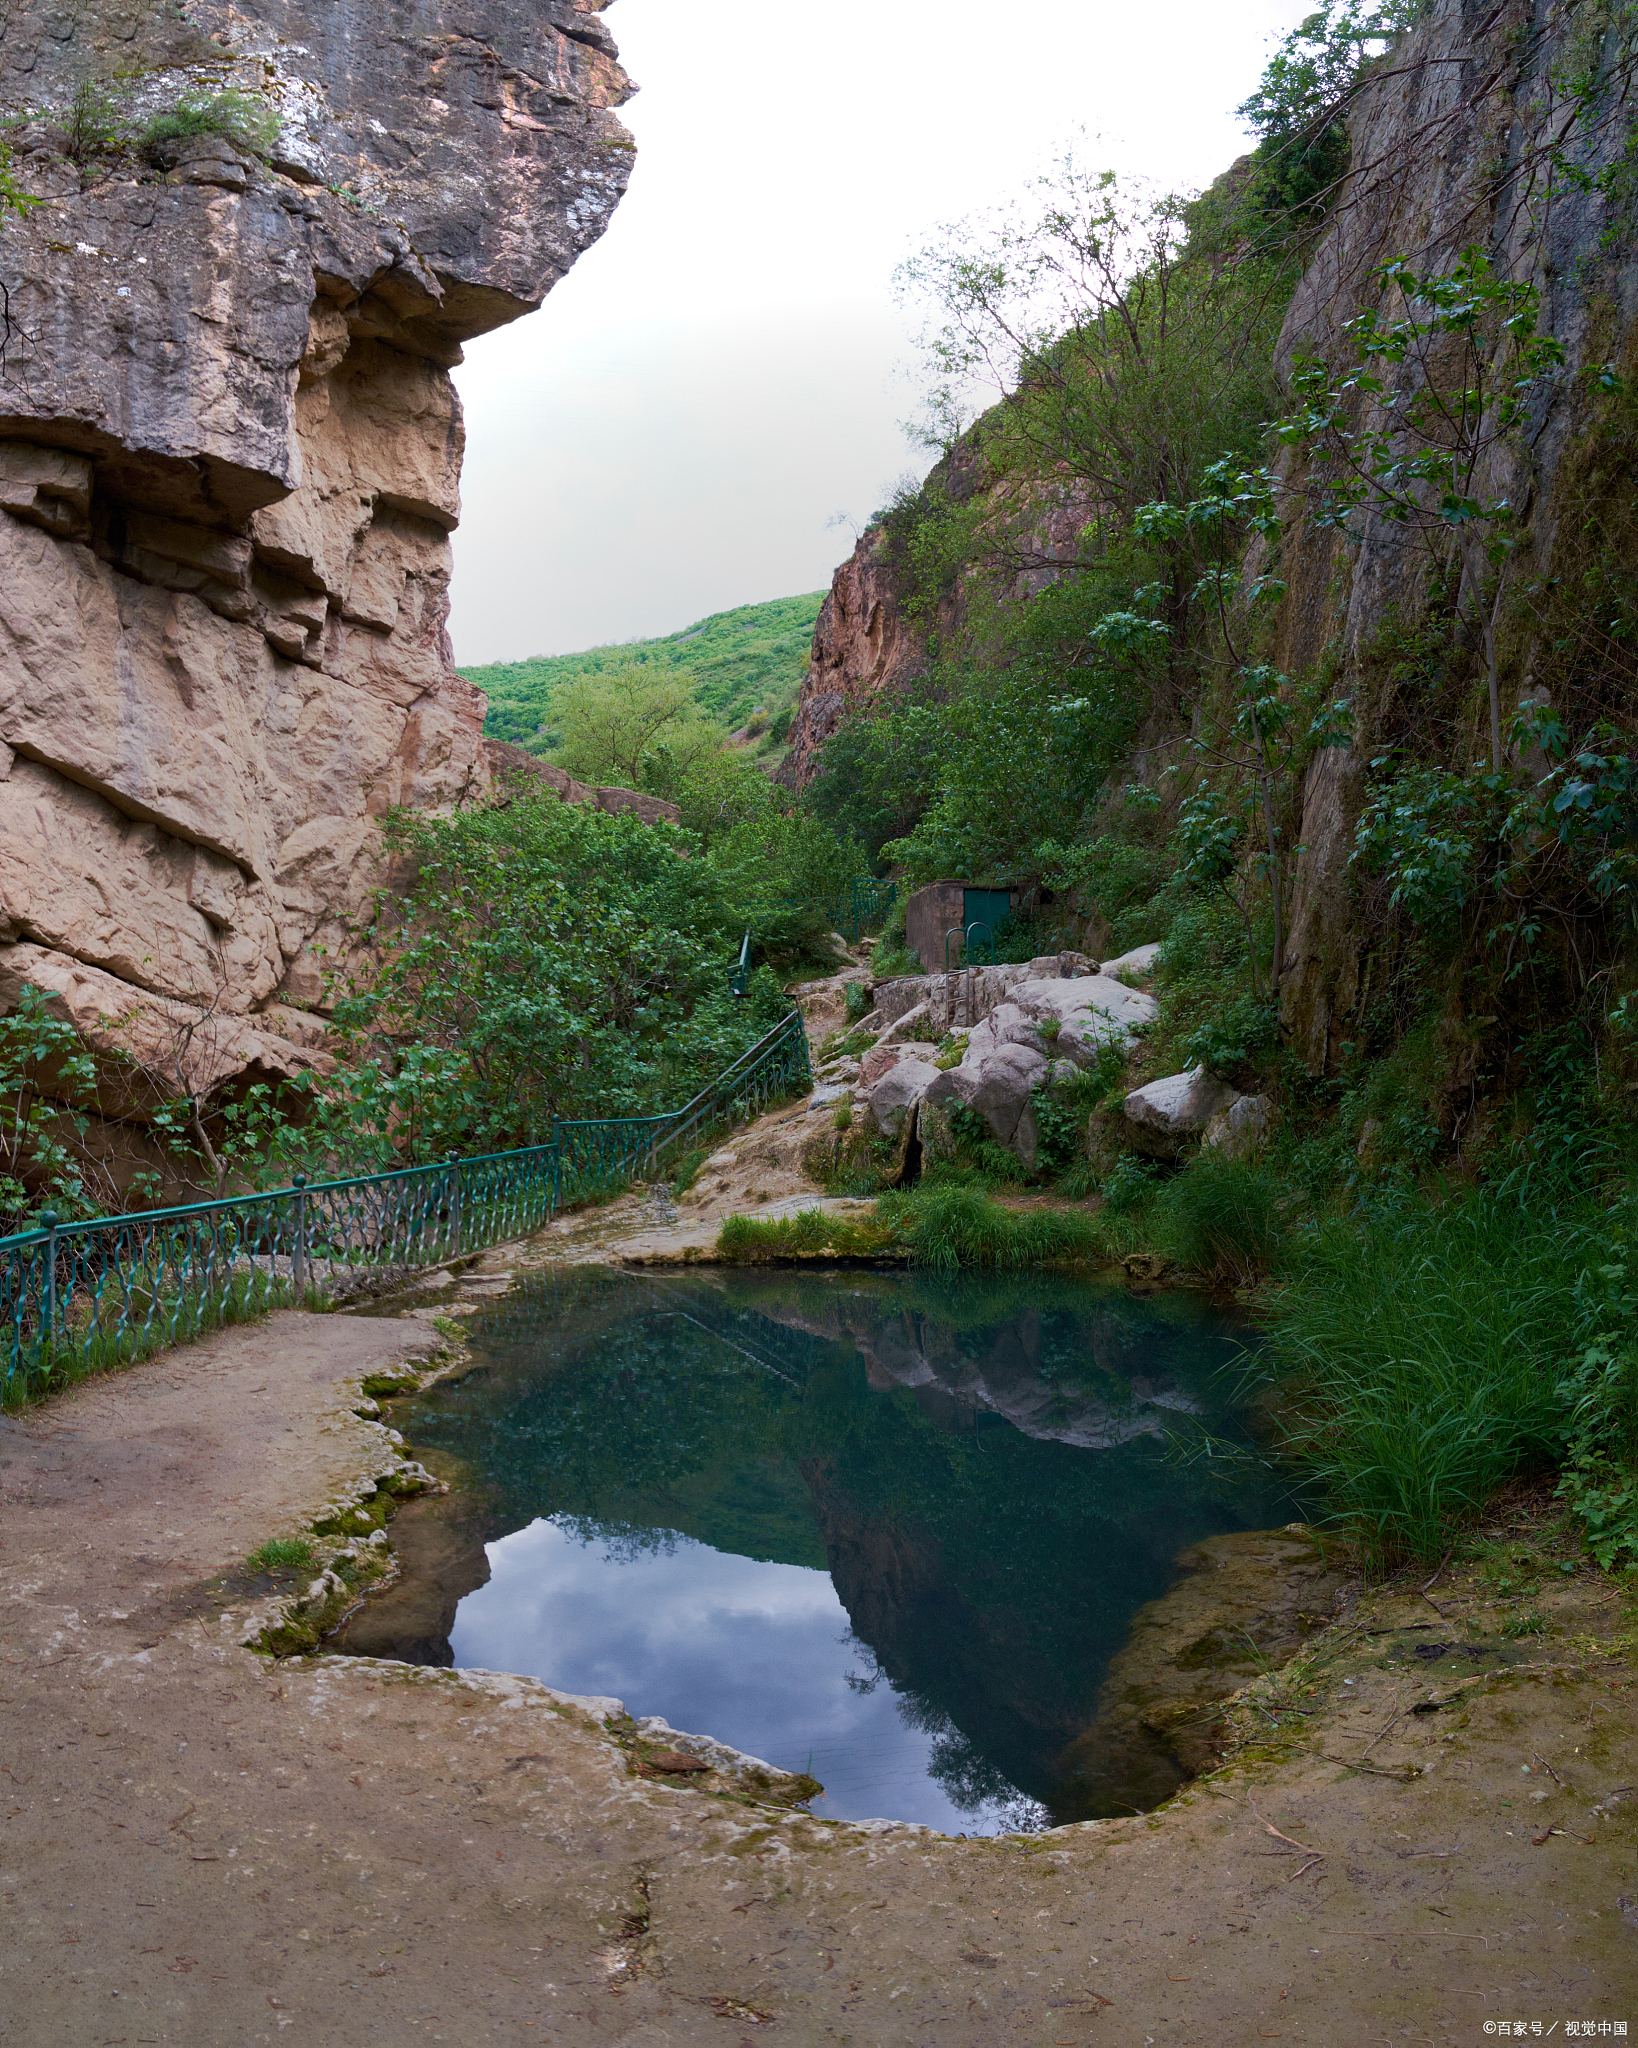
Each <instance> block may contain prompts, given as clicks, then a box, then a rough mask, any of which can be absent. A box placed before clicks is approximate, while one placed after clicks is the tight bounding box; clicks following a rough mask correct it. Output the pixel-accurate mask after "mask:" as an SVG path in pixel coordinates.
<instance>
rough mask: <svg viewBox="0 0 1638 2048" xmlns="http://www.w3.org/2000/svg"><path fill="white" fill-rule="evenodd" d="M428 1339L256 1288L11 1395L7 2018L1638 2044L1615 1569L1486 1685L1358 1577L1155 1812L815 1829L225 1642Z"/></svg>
mask: <svg viewBox="0 0 1638 2048" xmlns="http://www.w3.org/2000/svg"><path fill="white" fill-rule="evenodd" d="M437 1341H438V1340H437V1338H436V1336H435V1335H434V1334H433V1333H431V1332H429V1331H428V1329H427V1328H426V1326H425V1325H424V1324H421V1323H417V1322H415V1321H413V1320H387V1319H379V1320H366V1319H347V1318H341V1317H309V1316H302V1315H296V1314H283V1315H278V1316H275V1317H274V1318H272V1319H271V1320H270V1321H269V1322H267V1323H264V1324H261V1325H257V1326H253V1327H247V1328H241V1329H235V1330H230V1331H225V1332H222V1333H220V1334H219V1335H217V1336H215V1337H212V1338H210V1339H208V1340H207V1341H205V1342H203V1343H200V1344H198V1345H195V1346H193V1347H191V1348H189V1349H186V1350H182V1351H178V1352H175V1353H172V1354H169V1355H167V1356H165V1357H163V1358H160V1359H158V1360H155V1361H153V1362H151V1363H149V1364H147V1365H144V1366H141V1367H138V1368H136V1369H134V1370H133V1371H131V1372H129V1373H127V1374H125V1375H123V1376H121V1377H119V1378H115V1379H108V1380H103V1381H98V1382H93V1383H91V1384H89V1385H87V1386H85V1387H83V1388H81V1389H79V1390H78V1391H76V1392H74V1393H72V1394H70V1395H68V1396H66V1397H64V1398H62V1399H60V1400H58V1401H56V1402H54V1403H53V1404H51V1405H49V1406H48V1407H46V1408H45V1409H43V1410H41V1411H38V1412H35V1413H31V1414H27V1415H24V1416H21V1417H8V1418H4V1419H0V1705H3V1714H4V1718H3V1722H0V1903H3V1909H4V1922H3V1925H4V1929H5V1935H6V1940H5V1943H4V1946H3V1948H0V2040H3V2041H4V2042H6V2043H7V2044H12V2043H15V2044H19V2048H62V2044H75V2048H79V2044H109V2048H115V2044H127V2043H129V2044H133V2048H134V2044H136V2043H149V2042H153V2043H176V2044H185V2048H205V2044H212V2048H214V2044H218V2043H220V2044H239V2043H250V2042H279V2043H283V2042H286V2041H288V2042H289V2043H290V2044H292V2048H296V2044H299V2043H302V2042H307V2043H314V2044H318V2043H324V2044H331V2043H334V2044H342V2048H364V2044H366V2043H369V2044H373V2043H376V2042H380V2041H387V2040H399V2041H402V2040H425V2041H446V2042H452V2043H487V2042H495V2041H504V2042H507V2043H510V2044H516V2043H520V2042H529V2041H548V2040H552V2041H560V2042H568V2043H575V2044H580V2043H585V2044H588V2048H590V2044H597V2043H605V2044H608V2043H622V2044H628V2048H639V2044H641V2048H664V2044H667V2043H696V2042H697V2043H710V2044H713V2048H742V2044H748V2043H755V2042H760V2041H761V2040H763V2039H768V2040H770V2041H774V2042H780V2041H783V2042H789V2043H792V2044H807V2043H829V2042H837V2043H856V2044H858V2048H897V2044H901V2043H902V2044H912V2043H914V2044H936V2048H957V2044H968V2043H972V2044H986V2048H988V2044H1007V2048H1012V2044H1020V2048H1072V2044H1085V2048H1104V2044H1117V2043H1118V2044H1121V2048H1158V2044H1162V2043H1168V2042H1172V2043H1179V2044H1182V2043H1189V2044H1196V2043H1210V2044H1225V2048H1238V2044H1240V2043H1242V2042H1244V2043H1254V2042H1261V2041H1272V2040H1280V2041H1286V2042H1290V2043H1307V2044H1313V2048H1350V2044H1354V2043H1358V2044H1361V2048H1364V2044H1371V2043H1376V2042H1382V2041H1388V2042H1399V2041H1401V2040H1404V2041H1416V2042H1422V2041H1434V2042H1439V2043H1445V2042H1473V2043H1475V2044H1476V2043H1479V2042H1481V2041H1484V2040H1486V2039H1487V2038H1494V2036H1495V2033H1496V2031H1497V2028H1498V2023H1500V2022H1506V2023H1507V2024H1508V2026H1509V2030H1510V2031H1512V2030H1513V2028H1514V2026H1515V2023H1517V2022H1520V2021H1522V2022H1524V2023H1525V2025H1526V2026H1527V2027H1528V2026H1530V2025H1531V2023H1533V2022H1535V2021H1540V2022H1541V2029H1542V2034H1543V2036H1545V2035H1546V2034H1547V2033H1548V2031H1549V2029H1550V2028H1552V2027H1553V2026H1554V2023H1556V2031H1557V2035H1558V2037H1559V2038H1561V2039H1563V2038H1575V2035H1579V2034H1581V2032H1582V2027H1583V2023H1585V2022H1593V2023H1598V2022H1605V2021H1608V2022H1616V2021H1622V2020H1624V2021H1626V2022H1627V2024H1628V2026H1629V2028H1638V1906H1633V1905H1631V1904H1629V1903H1627V1902H1628V1901H1630V1900H1631V1899H1633V1898H1634V1897H1638V1871H1635V1863H1634V1842H1635V1833H1638V1830H1635V1825H1634V1822H1635V1818H1638V1794H1635V1793H1634V1792H1633V1791H1632V1790H1630V1789H1623V1788H1631V1787H1635V1786H1638V1752H1635V1745H1634V1741H1633V1733H1634V1729H1633V1719H1634V1716H1633V1694H1632V1691H1631V1689H1630V1688H1631V1678H1632V1673H1631V1665H1630V1659H1629V1657H1628V1654H1627V1650H1628V1648H1629V1647H1630V1646H1629V1645H1628V1644H1626V1643H1623V1642H1621V1641H1620V1640H1619V1631H1620V1630H1621V1629H1622V1628H1623V1627H1630V1616H1629V1614H1628V1611H1627V1610H1626V1609H1624V1608H1623V1606H1622V1604H1621V1602H1620V1600H1619V1599H1618V1598H1617V1597H1616V1596H1615V1595H1614V1594H1612V1593H1611V1592H1610V1591H1609V1589H1608V1588H1606V1587H1604V1586H1602V1585H1600V1584H1598V1583H1596V1582H1595V1581H1593V1580H1592V1579H1590V1578H1587V1577H1585V1576H1577V1575H1575V1574H1573V1573H1571V1574H1565V1575H1564V1576H1563V1580H1562V1583H1560V1584H1554V1585H1551V1586H1550V1587H1548V1588H1547V1591H1546V1592H1544V1593H1543V1595H1542V1602H1543V1605H1542V1620H1541V1626H1542V1629H1543V1630H1544V1631H1545V1632H1544V1633H1541V1634H1535V1635H1532V1636H1530V1637H1529V1638H1528V1639H1524V1638H1520V1639H1519V1640H1517V1641H1511V1640H1510V1643H1509V1648H1508V1654H1509V1655H1511V1656H1513V1657H1514V1658H1515V1660H1516V1661H1515V1662H1514V1663H1512V1664H1511V1665H1508V1666H1506V1667H1505V1668H1503V1667H1502V1666H1500V1665H1497V1664H1496V1662H1495V1658H1494V1657H1493V1656H1491V1654H1490V1652H1489V1651H1486V1650H1481V1649H1471V1648H1468V1647H1462V1645H1465V1644H1469V1643H1470V1642H1472V1643H1477V1642H1483V1641H1487V1640H1490V1639H1491V1638H1492V1637H1493V1635H1494V1628H1493V1623H1494V1619H1495V1614H1494V1613H1493V1612H1492V1609H1493V1608H1494V1607H1495V1600H1494V1597H1493V1596H1494V1594H1495V1589H1494V1587H1493V1586H1490V1585H1488V1584H1487V1583H1485V1582H1483V1581H1482V1580H1481V1579H1479V1578H1477V1577H1475V1578H1472V1579H1469V1580H1455V1581H1451V1580H1447V1581H1446V1582H1444V1583H1442V1584H1441V1585H1440V1587H1439V1588H1438V1597H1439V1600H1440V1608H1439V1609H1438V1610H1436V1611H1430V1609H1431V1602H1429V1603H1426V1604H1424V1603H1423V1602H1422V1601H1421V1599H1420V1598H1419V1597H1417V1596H1411V1597H1409V1598H1406V1599H1401V1600H1400V1601H1399V1602H1398V1603H1397V1605H1395V1604H1394V1603H1392V1602H1379V1603H1377V1604H1376V1605H1375V1606H1372V1605H1371V1604H1370V1603H1363V1604H1362V1605H1361V1606H1359V1607H1358V1608H1356V1609H1355V1610H1354V1612H1353V1615H1352V1617H1351V1619H1350V1621H1349V1623H1348V1625H1347V1628H1346V1629H1345V1630H1343V1631H1340V1632H1336V1631H1334V1632H1333V1636H1332V1638H1331V1639H1330V1640H1329V1642H1327V1639H1323V1638H1322V1639H1321V1644H1320V1647H1319V1648H1317V1649H1313V1650H1310V1651H1309V1652H1307V1653H1305V1657H1304V1659H1303V1661H1302V1662H1301V1663H1300V1664H1299V1665H1298V1666H1295V1667H1291V1668H1290V1669H1289V1670H1288V1671H1287V1672H1285V1673H1284V1674H1275V1675H1272V1676H1271V1677H1270V1678H1269V1679H1268V1680H1265V1681H1263V1682H1262V1683H1261V1686H1260V1688H1258V1689H1255V1690H1256V1695H1257V1696H1256V1697H1255V1698H1254V1699H1252V1700H1250V1701H1248V1703H1247V1705H1246V1706H1245V1707H1244V1708H1243V1710H1242V1712H1241V1715H1240V1722H1241V1738H1242V1741H1243V1742H1244V1743H1245V1744H1246V1745H1247V1746H1246V1747H1244V1748H1243V1749H1242V1751H1241V1754H1240V1760H1239V1761H1238V1762H1237V1763H1234V1764H1232V1765H1230V1766H1228V1767H1226V1768H1224V1769H1222V1770H1221V1771H1219V1772H1218V1773H1216V1774H1215V1775H1214V1776H1211V1777H1209V1778H1207V1779H1204V1780H1202V1781H1201V1782H1199V1783H1198V1784H1196V1785H1195V1786H1194V1787H1193V1788H1191V1790H1190V1791H1188V1792H1187V1793H1186V1794H1185V1795H1184V1796H1182V1797H1181V1798H1180V1799H1178V1800H1177V1801H1176V1802H1174V1803H1173V1805H1172V1806H1170V1807H1169V1808H1167V1809H1165V1810H1164V1811H1162V1812H1160V1813H1157V1814H1153V1815H1149V1816H1145V1817H1141V1818H1136V1817H1135V1818H1133V1819H1131V1820H1126V1821H1114V1822H1098V1823H1092V1824H1088V1825H1085V1826H1081V1827H1076V1828H1069V1829H1064V1830H1061V1831H1058V1832H1056V1833H1053V1834H1048V1835H1044V1836H1039V1837H1033V1838H1030V1837H1020V1838H1012V1839H1007V1840H1002V1841H970V1842H968V1841H961V1840H952V1839H949V1838H946V1837H941V1836H938V1835H934V1834H931V1833H928V1832H926V1831H924V1830H921V1829H918V1828H911V1827H853V1826H847V1825H839V1824H824V1823H820V1822H817V1821H814V1820H813V1819H811V1818H809V1817H808V1816H807V1815H805V1814H803V1813H800V1812H796V1813H792V1812H786V1811H782V1810H779V1809H777V1808H774V1807H768V1806H759V1805H757V1804H756V1803H754V1801H753V1800H752V1799H750V1798H749V1797H748V1796H747V1795H746V1793H745V1792H744V1790H743V1789H742V1788H741V1787H739V1786H737V1785H736V1783H735V1781H734V1780H733V1779H732V1777H730V1776H724V1775H723V1774H721V1773H711V1774H709V1775H708V1776H707V1777H706V1778H705V1780H704V1781H703V1783H702V1784H701V1785H700V1786H699V1788H698V1789H696V1787H695V1786H694V1785H691V1784H679V1785H675V1786H674V1785H672V1784H670V1783H667V1782H665V1781H664V1780H663V1779H656V1778H647V1777H642V1776H638V1775H634V1774H633V1771H632V1768H631V1763H632V1759H631V1756H630V1754H629V1752H628V1750H626V1749H623V1748H622V1747H620V1746H619V1745H618V1744H617V1743H616V1742H614V1741H613V1740H611V1739H610V1738H609V1736H608V1735H607V1734H606V1733H605V1731H604V1730H603V1728H602V1727H601V1725H600V1723H599V1720H598V1718H597V1711H598V1710H596V1708H595V1706H593V1707H592V1708H586V1707H579V1706H576V1705H575V1704H573V1703H571V1702H568V1701H566V1700H564V1699H563V1698H562V1697H561V1696H558V1695H554V1694H552V1693H551V1692H549V1691H548V1690H547V1688H545V1687H543V1686H541V1685H538V1684H536V1683H535V1682H533V1681H531V1680H523V1679H513V1678H503V1677H495V1676H488V1675H485V1674H481V1673H460V1672H437V1671H431V1670H425V1669H411V1668H409V1667H405V1666H399V1665H389V1664H384V1663H376V1662H370V1661H365V1660H344V1659H334V1660H323V1659H320V1660H292V1661H288V1662H285V1663H282V1664H274V1663H272V1662H270V1661H269V1660H268V1659H267V1658H266V1657H264V1656H261V1655H258V1654H256V1653H255V1652H253V1651H251V1650H249V1649H247V1648H244V1647H243V1646H242V1639H243V1637H244V1636H245V1635H246V1634H247V1632H249V1630H250V1629H251V1628H252V1627H253V1626H255V1625H256V1624H257V1623H258V1622H259V1621H262V1620H265V1619H266V1618H267V1614H268V1613H269V1611H270V1606H269V1595H268V1588H267V1587H266V1585H265V1584H259V1583H258V1582H256V1581H255V1580H254V1579H252V1578H249V1577H247V1576H246V1575H245V1573H244V1570H243V1561H244V1559H245V1558H246V1556H247V1554H248V1553H249V1552H250V1551H251V1550H252V1549H254V1548H255V1547H256V1546H257V1545H259V1544H260V1543H261V1542H262V1541H263V1540H264V1539H266V1538H269V1537H273V1536H281V1535H288V1534H293V1533H296V1532H298V1531H300V1530H301V1529H302V1528H304V1527H306V1526H309V1525H310V1524H311V1523H312V1522H313V1521H314V1520H315V1519H318V1518H320V1517H322V1516H323V1515H324V1514H325V1512H326V1510H327V1509H328V1508H332V1507H333V1504H334V1503H335V1502H336V1501H337V1500H339V1499H343V1498H346V1497H348V1496H349V1495H350V1494H354V1493H357V1492H358V1491H359V1490H360V1489H361V1488H363V1489H365V1490H367V1489H368V1486H369V1484H370V1483H371V1482H372V1481H373V1480H374V1479H375V1478H376V1477H378V1476H380V1475H381V1474H382V1473H384V1472H386V1471H388V1470H390V1469H391V1468H392V1466H393V1465H394V1464H395V1462H396V1461H397V1460H398V1458H399V1456H400V1453H399V1449H398V1447H397V1446H396V1445H395V1444H394V1443H393V1441H392V1439H391V1438H390V1436H389V1435H388V1434H387V1433H386V1432H385V1431H384V1430H383V1429H382V1428H381V1426H380V1425H379V1424H377V1423H374V1422H371V1421H369V1420H364V1419H360V1418H359V1417H358V1416H357V1415H356V1414H355V1413H354V1407H355V1397H356V1393H357V1389H358V1387H359V1383H360V1380H361V1378H362V1377H363V1376H364V1375H366V1374H369V1373H374V1372H379V1371H381V1370H383V1369H385V1368H388V1367H390V1366H391V1365H393V1364H394V1363H395V1362H396V1361H398V1360H400V1359H403V1358H409V1359H411V1360H413V1361H415V1362H416V1363H418V1364H422V1365H425V1364H426V1363H428V1361H429V1360H430V1358H431V1355H432V1352H433V1349H434V1347H435V1345H436V1343H437ZM411 1449H413V1446H411ZM1092 1568H1095V1562H1094V1561H1089V1569H1092ZM1549 1595H1550V1598H1549V1597H1548V1596H1549ZM1500 1611H1501V1610H1500V1609H1499V1608H1498V1609H1496V1612H1500ZM1511 1611H1513V1612H1515V1613H1516V1612H1517V1602H1516V1600H1515V1601H1514V1602H1513V1606H1512V1609H1511ZM1372 1630H1379V1631H1381V1633H1379V1634H1373V1633H1372ZM1458 1638H1460V1642H1458V1641H1457V1639H1458ZM1418 1642H1419V1643H1422V1644H1424V1645H1426V1646H1428V1647H1430V1648H1432V1649H1433V1650H1434V1651H1435V1654H1434V1655H1433V1656H1431V1657H1429V1656H1424V1655H1422V1654H1421V1653H1420V1652H1419V1651H1417V1650H1416V1649H1415V1644H1416V1643H1418ZM1447 1643H1448V1645H1449V1647H1448V1648H1447V1647H1446V1646H1447ZM1407 1644H1409V1645H1410V1647H1409V1648H1407ZM1417 1706H1422V1707H1424V1708H1425V1709H1426V1711H1425V1712H1422V1713H1417V1712H1415V1711H1414V1709H1415V1708H1416V1707H1417ZM1618 1902H1619V1903H1618ZM1570 2021H1574V2022H1576V2029H1575V2035H1571V2034H1570V2032H1569V2028H1568V2026H1567V2024H1566V2023H1567V2022H1570Z"/></svg>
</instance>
